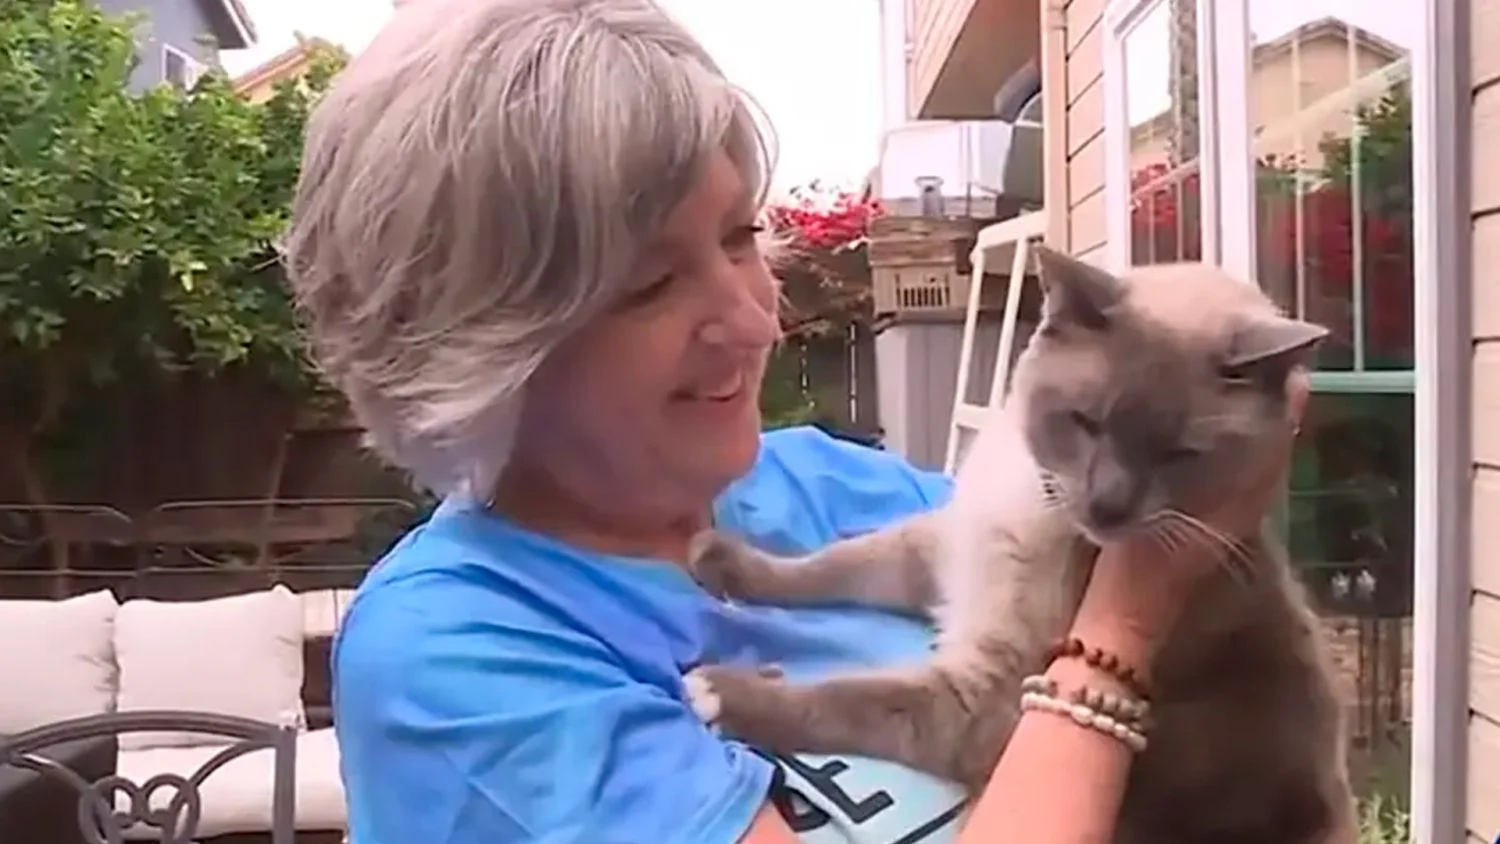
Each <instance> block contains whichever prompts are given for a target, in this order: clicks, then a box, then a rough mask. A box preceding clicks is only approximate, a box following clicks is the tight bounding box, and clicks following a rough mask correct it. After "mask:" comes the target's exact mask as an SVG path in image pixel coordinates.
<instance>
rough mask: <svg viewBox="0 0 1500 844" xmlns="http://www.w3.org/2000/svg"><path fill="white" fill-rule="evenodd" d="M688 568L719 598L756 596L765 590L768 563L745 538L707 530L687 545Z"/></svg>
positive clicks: (694, 577) (705, 588) (696, 578)
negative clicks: (740, 538) (741, 538)
mask: <svg viewBox="0 0 1500 844" xmlns="http://www.w3.org/2000/svg"><path fill="white" fill-rule="evenodd" d="M688 570H689V571H690V572H692V575H693V579H694V580H697V581H698V585H699V586H702V587H703V591H705V592H707V593H708V594H710V595H713V596H714V597H716V598H754V597H756V596H757V594H758V593H759V592H760V591H762V590H763V586H762V583H763V581H764V579H765V576H766V573H767V570H768V563H767V561H766V558H765V556H764V555H763V554H761V552H759V551H757V550H755V549H754V548H752V547H750V546H749V545H747V544H745V543H744V542H742V541H740V540H738V539H735V538H734V537H732V536H728V535H727V534H723V533H720V532H718V531H715V530H705V531H701V532H700V533H698V535H696V536H694V537H693V539H692V542H691V543H690V544H689V545H688Z"/></svg>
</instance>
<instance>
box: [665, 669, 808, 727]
mask: <svg viewBox="0 0 1500 844" xmlns="http://www.w3.org/2000/svg"><path fill="white" fill-rule="evenodd" d="M782 677H783V674H782V672H781V668H780V667H779V666H775V665H762V666H759V667H756V668H736V667H734V666H730V665H700V666H698V667H697V668H694V669H693V670H691V671H689V672H688V673H687V674H684V675H683V677H682V691H683V695H684V697H686V698H687V703H688V706H691V707H692V709H693V712H694V714H696V715H697V716H698V718H699V719H700V720H702V721H703V723H705V724H717V723H719V722H720V721H721V720H722V719H723V718H724V716H725V714H726V712H728V713H730V714H732V713H733V712H734V711H736V710H738V709H740V708H742V707H743V706H745V705H747V704H751V703H752V702H753V701H754V700H757V699H759V698H760V697H761V696H763V694H764V693H765V692H766V691H767V690H768V689H767V686H768V685H769V684H776V685H780V683H781V681H782Z"/></svg>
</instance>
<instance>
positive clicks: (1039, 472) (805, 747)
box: [687, 250, 1353, 844]
mask: <svg viewBox="0 0 1500 844" xmlns="http://www.w3.org/2000/svg"><path fill="white" fill-rule="evenodd" d="M1038 260H1039V263H1040V265H1041V278H1042V280H1043V286H1044V289H1045V291H1046V295H1045V306H1044V314H1043V321H1042V324H1041V325H1040V327H1039V329H1038V331H1037V333H1036V335H1035V336H1034V338H1033V339H1032V341H1031V342H1030V343H1029V344H1028V346H1027V349H1026V350H1025V351H1024V352H1023V354H1022V356H1021V358H1020V359H1019V360H1018V362H1017V365H1016V370H1015V378H1014V387H1013V391H1012V393H1011V395H1010V396H1009V398H1008V399H1007V401H1006V403H1005V405H1004V406H1003V408H1002V409H1000V410H998V411H995V415H994V416H993V417H992V419H991V420H990V421H989V422H988V423H987V425H986V426H985V428H984V429H983V430H982V431H981V432H980V433H979V435H978V437H977V439H976V440H975V441H974V444H973V446H972V448H971V450H970V451H969V453H968V454H967V456H966V458H965V460H964V463H963V466H962V468H961V470H960V471H959V473H958V477H957V482H956V487H955V491H954V496H953V499H952V501H951V503H950V504H949V505H948V506H946V507H944V508H942V509H940V510H938V511H935V512H933V513H930V514H926V515H922V516H918V517H916V518H913V519H911V520H908V521H906V522H904V523H901V524H899V525H897V526H895V527H892V528H890V529H888V530H885V531H882V532H878V533H874V534H871V535H868V536H863V537H860V538H857V539H852V540H848V541H845V542H840V543H837V544H835V545H833V546H831V547H829V548H827V549H826V550H824V551H821V552H819V553H816V554H813V555H811V556H809V557H807V558H806V559H801V560H796V561H788V560H778V559H773V558H770V557H768V556H766V555H764V554H762V553H760V552H758V551H755V550H753V549H750V548H748V547H746V546H744V545H741V544H739V543H737V542H735V541H734V540H732V539H730V538H728V537H725V536H719V535H714V534H708V535H705V536H704V537H702V538H701V539H700V541H699V543H697V551H696V554H695V559H694V566H695V572H696V574H697V576H698V577H699V579H700V581H701V582H703V584H704V585H705V587H706V588H708V589H710V590H711V591H716V592H719V593H721V594H724V595H726V596H730V597H734V598H740V599H745V600H750V601H758V602H769V603H777V604H799V603H825V602H848V601H853V602H857V603H861V604H867V605H875V606H880V607H885V608H888V609H893V610H898V611H911V612H920V613H931V615H932V618H933V619H934V620H935V621H936V623H937V626H938V636H937V641H936V646H935V652H934V654H933V656H932V658H931V660H930V661H929V662H927V663H925V664H922V665H918V666H913V667H909V668H901V669H892V670H887V671H879V672H869V673H862V674H861V673H855V674H850V675H847V676H840V677H835V678H832V679H829V680H827V681H824V682H820V683H816V684H806V685H797V684H793V683H789V682H787V681H785V680H783V679H780V678H779V677H777V676H775V674H774V672H766V671H757V670H753V669H742V668H735V667H731V666H702V667H699V668H698V669H696V670H695V671H693V672H692V673H691V674H690V675H689V677H688V678H687V685H688V687H689V689H690V692H691V693H692V694H693V696H694V703H695V706H696V707H698V709H699V711H700V714H703V715H704V717H707V718H712V719H713V720H715V721H716V722H717V723H719V724H720V725H721V726H722V727H723V728H724V729H725V731H726V732H728V733H729V734H731V735H734V736H737V737H740V738H743V739H745V740H747V741H749V742H751V743H752V744H755V745H758V746H761V747H763V748H766V749H769V750H772V751H776V752H783V753H790V752H813V753H835V754H837V753H842V754H853V755H863V756H871V757H878V758H884V759H890V760H895V761H898V762H901V763H904V764H906V765H908V766H910V767H913V768H917V769H921V770H925V771H929V772H931V773H934V774H937V775H939V776H942V777H946V778H948V779H951V780H954V781H956V782H959V783H961V784H964V785H965V786H967V787H969V788H970V789H971V790H977V789H978V788H979V787H981V786H982V785H983V783H984V782H985V781H986V780H987V779H988V777H989V776H990V773H991V771H992V770H993V769H994V766H995V763H996V761H997V759H998V758H999V755H1000V752H1001V750H1002V749H1003V748H1004V746H1005V743H1006V741H1007V739H1008V738H1009V736H1010V733H1011V730H1012V728H1013V727H1014V726H1015V723H1016V720H1017V717H1018V715H1019V707H1018V703H1019V697H1020V689H1019V686H1020V683H1021V680H1022V678H1023V677H1024V676H1026V675H1028V674H1033V673H1039V672H1040V671H1041V670H1042V669H1043V667H1044V665H1043V662H1044V653H1045V650H1046V649H1047V647H1048V646H1049V645H1050V644H1052V643H1053V642H1055V641H1056V640H1057V639H1058V638H1060V637H1062V636H1063V635H1065V632H1066V631H1067V629H1068V627H1069V625H1070V623H1071V621H1072V617H1073V614H1074V612H1075V610H1076V609H1077V604H1078V600H1079V598H1080V595H1081V592H1082V588H1083V584H1084V581H1085V580H1086V578H1087V576H1088V574H1089V571H1090V570H1091V567H1092V562H1093V558H1094V554H1095V553H1096V552H1095V550H1094V549H1095V548H1096V547H1097V546H1096V545H1095V543H1096V542H1101V541H1108V540H1110V539H1113V538H1115V537H1117V536H1120V535H1122V534H1124V533H1127V532H1129V531H1133V530H1148V529H1150V528H1152V527H1156V528H1158V532H1157V535H1158V536H1159V537H1161V540H1162V544H1163V546H1164V550H1163V553H1164V554H1165V553H1166V552H1167V550H1168V549H1167V547H1166V546H1173V545H1174V544H1177V545H1180V544H1181V542H1183V541H1186V540H1188V539H1189V538H1190V537H1196V538H1197V539H1198V540H1204V539H1206V538H1207V534H1206V533H1205V532H1204V530H1203V529H1202V528H1198V529H1196V530H1194V528H1193V520H1191V519H1184V518H1178V517H1174V516H1163V515H1161V514H1162V513H1168V512H1172V511H1177V512H1181V513H1186V514H1190V515H1191V514H1195V504H1200V503H1201V502H1202V501H1203V499H1204V495H1205V494H1206V493H1207V494H1210V495H1211V494H1213V493H1214V492H1215V485H1216V484H1221V483H1222V482H1223V481H1224V480H1225V479H1227V478H1232V477H1236V476H1239V475H1240V473H1242V472H1243V471H1245V469H1246V467H1247V466H1248V465H1250V462H1251V461H1254V460H1257V459H1263V458H1264V456H1265V455H1266V454H1267V450H1266V444H1267V443H1268V442H1269V441H1270V439H1271V438H1272V437H1274V436H1278V435H1284V433H1280V432H1284V430H1285V425H1286V424H1287V423H1286V421H1285V420H1286V418H1287V416H1286V414H1287V408H1286V392H1285V385H1286V380H1287V376H1288V374H1289V373H1290V371H1291V369H1292V368H1293V367H1294V366H1296V365H1298V364H1300V363H1303V362H1304V361H1305V359H1306V357H1307V355H1308V353H1309V351H1310V350H1311V348H1312V347H1313V346H1315V345H1316V343H1317V342H1318V340H1320V339H1321V338H1322V337H1323V336H1324V334H1325V333H1326V332H1325V331H1324V330H1323V329H1322V328H1319V327H1317V326H1314V325H1310V324H1308V323H1305V322H1300V321H1297V320H1294V319H1290V318H1287V317H1284V316H1282V315H1281V313H1280V312H1279V311H1278V310H1277V309H1276V308H1275V306H1274V305H1273V304H1272V303H1271V302H1270V301H1269V300H1268V299H1266V298H1265V296H1264V295H1262V294H1261V293H1260V291H1259V290H1257V289H1256V288H1255V287H1253V286H1252V285H1249V284H1245V283H1243V282H1240V281H1238V280H1236V279H1233V278H1230V277H1228V276H1226V275H1224V274H1223V273H1222V272H1220V271H1218V270H1216V269H1214V268H1212V267H1208V266H1204V265H1195V264H1184V265H1172V266H1155V267H1143V268H1139V269H1136V270H1133V271H1132V272H1131V273H1130V274H1129V275H1128V276H1126V277H1124V278H1117V277H1115V276H1113V275H1111V274H1109V273H1107V272H1105V271H1103V270H1101V269H1098V268H1095V267H1093V266H1091V265H1088V264H1085V263H1082V262H1080V261H1077V260H1074V259H1072V258H1069V257H1067V256H1064V255H1061V254H1058V253H1056V252H1052V251H1049V250H1042V251H1041V254H1040V255H1039V259H1038ZM1044 477H1046V478H1048V480H1046V481H1044V480H1042V478H1044ZM1198 515H1201V514H1198ZM1199 524H1201V522H1199ZM1242 549H1243V550H1244V551H1245V552H1246V553H1244V554H1242V555H1241V557H1240V558H1239V560H1240V564H1239V565H1237V566H1233V567H1228V566H1227V567H1226V569H1225V572H1224V573H1223V574H1222V575H1216V576H1213V577H1211V578H1210V579H1209V582H1207V583H1205V584H1203V585H1202V586H1201V587H1200V590H1199V592H1198V593H1197V594H1196V596H1195V598H1194V600H1193V601H1192V603H1191V605H1190V606H1189V607H1188V608H1187V610H1186V613H1185V616H1184V618H1183V619H1182V620H1181V622H1180V623H1179V625H1178V626H1177V628H1175V632H1174V634H1173V636H1172V637H1171V639H1170V641H1168V642H1167V643H1166V644H1165V645H1164V646H1163V648H1162V650H1161V651H1160V653H1159V655H1158V657H1157V660H1156V662H1155V664H1154V665H1153V666H1152V671H1151V678H1152V683H1153V685H1154V704H1153V709H1154V716H1155V720H1156V727H1155V729H1154V730H1153V731H1152V732H1151V734H1150V745H1149V747H1148V748H1147V750H1146V752H1145V753H1143V754H1142V755H1141V756H1140V757H1139V758H1138V759H1137V760H1136V762H1135V763H1134V767H1133V769H1132V773H1131V778H1130V784H1129V788H1128V792H1127V795H1126V799H1125V803H1124V808H1123V810H1122V814H1121V818H1120V826H1119V832H1118V835H1117V839H1116V840H1117V842H1119V844H1345V842H1349V844H1352V842H1353V822H1352V821H1353V808H1352V805H1353V800H1352V797H1351V794H1350V789H1349V785H1348V774H1347V770H1346V764H1345V758H1344V753H1345V751H1344V735H1343V714H1342V710H1343V707H1342V705H1341V703H1340V701H1339V699H1338V696H1337V695H1336V693H1335V686H1334V681H1333V679H1332V672H1331V670H1330V667H1329V660H1328V656H1327V652H1326V650H1325V644H1324V642H1323V640H1322V636H1321V634H1320V627H1319V625H1318V624H1317V622H1316V618H1315V616H1314V615H1313V613H1312V612H1311V610H1310V609H1309V607H1308V605H1307V601H1306V599H1305V597H1304V594H1303V591H1302V589H1301V588H1300V586H1299V585H1298V583H1297V582H1296V580H1295V577H1294V575H1293V573H1292V571H1291V569H1290V567H1289V565H1288V563H1287V561H1286V558H1285V555H1284V551H1283V549H1281V548H1280V547H1279V546H1278V545H1277V544H1276V543H1275V542H1274V541H1273V540H1271V539H1270V538H1269V537H1265V538H1261V539H1259V540H1252V541H1248V542H1243V543H1242Z"/></svg>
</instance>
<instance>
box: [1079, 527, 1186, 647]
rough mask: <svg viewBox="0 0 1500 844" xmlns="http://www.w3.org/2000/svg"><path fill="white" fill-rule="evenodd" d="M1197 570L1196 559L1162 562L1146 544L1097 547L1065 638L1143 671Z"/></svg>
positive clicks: (1176, 614)
mask: <svg viewBox="0 0 1500 844" xmlns="http://www.w3.org/2000/svg"><path fill="white" fill-rule="evenodd" d="M1201 566H1202V564H1201V563H1200V561H1197V560H1181V559H1168V558H1167V557H1166V555H1165V554H1164V553H1163V552H1162V551H1161V550H1160V549H1159V548H1156V547H1154V546H1153V545H1151V544H1148V543H1139V542H1131V541H1126V542H1122V543H1119V544H1117V545H1112V546H1109V547H1107V548H1105V549H1103V550H1102V551H1100V553H1099V558H1098V560H1097V561H1096V563H1095V565H1094V572H1093V576H1092V577H1090V578H1089V583H1088V588H1087V589H1086V590H1085V591H1084V595H1083V601H1082V603H1081V604H1080V605H1079V608H1078V612H1077V614H1076V615H1075V616H1074V619H1073V627H1072V630H1071V632H1070V633H1069V635H1070V636H1072V637H1073V638H1076V639H1079V640H1081V641H1083V642H1085V643H1087V644H1088V645H1089V646H1091V647H1094V648H1098V649H1100V650H1103V651H1105V652H1107V653H1112V654H1114V655H1116V656H1117V657H1119V658H1120V659H1121V660H1123V661H1125V662H1126V664H1128V665H1131V666H1134V667H1135V668H1136V669H1137V670H1140V671H1145V670H1147V669H1148V668H1149V667H1150V663H1151V661H1152V659H1153V658H1154V657H1155V655H1156V649H1157V646H1158V645H1159V644H1160V642H1161V641H1162V640H1163V639H1165V638H1166V636H1167V634H1168V633H1170V632H1171V629H1172V627H1173V625H1174V624H1175V623H1176V621H1177V618H1178V617H1179V615H1180V614H1181V612H1182V607H1183V605H1184V603H1185V602H1186V600H1187V597H1188V594H1189V592H1190V590H1191V587H1192V584H1193V583H1194V582H1196V579H1197V573H1196V571H1195V570H1196V569H1199V568H1201Z"/></svg>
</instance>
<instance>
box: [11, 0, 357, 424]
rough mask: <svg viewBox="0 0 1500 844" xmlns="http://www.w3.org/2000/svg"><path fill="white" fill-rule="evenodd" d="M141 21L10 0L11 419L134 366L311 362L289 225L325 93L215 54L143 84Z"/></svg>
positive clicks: (64, 400) (90, 8)
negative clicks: (240, 84)
mask: <svg viewBox="0 0 1500 844" xmlns="http://www.w3.org/2000/svg"><path fill="white" fill-rule="evenodd" d="M134 24H135V22H134V21H132V20H130V19H124V18H116V17H111V16H109V15H107V14H105V13H104V12H102V11H100V10H99V9H98V8H97V7H96V6H95V5H93V4H92V3H88V2H80V0H55V2H54V1H53V0H0V214H3V217H4V219H5V220H6V225H5V226H4V227H3V228H0V361H3V362H4V363H3V366H0V413H3V415H4V416H3V418H0V426H5V427H7V428H8V429H9V431H10V432H11V433H12V434H15V433H16V432H17V431H22V430H24V431H28V432H29V433H30V434H32V435H35V434H40V433H41V432H43V431H44V430H45V429H46V428H47V427H48V426H49V425H50V424H51V422H52V421H53V420H54V419H56V418H57V417H58V416H59V415H60V414H61V413H62V412H63V410H64V409H65V408H66V407H67V406H68V405H70V403H72V402H74V401H75V400H76V399H78V398H79V397H80V396H81V395H84V394H86V393H88V392H89V391H90V390H91V389H93V388H98V387H101V386H105V385H107V384H110V383H111V382H114V381H117V380H121V379H122V376H127V375H131V374H137V375H139V374H145V373H149V374H152V375H161V374H171V373H174V372H181V371H187V370H194V371H198V372H207V373H213V372H218V371H222V370H224V369H225V368H229V367H238V368H241V369H253V370H256V371H259V372H262V373H264V374H265V375H266V376H267V377H269V378H273V379H276V380H278V381H280V382H283V383H287V384H290V385H296V384H303V383H305V382H306V380H307V372H306V370H305V366H304V362H303V357H302V355H301V353H300V347H299V341H298V337H297V331H296V324H295V322H294V319H293V314H292V310H291V307H290V303H289V301H288V298H287V296H286V294H285V292H284V291H283V287H282V284H281V276H280V272H279V267H278V266H277V264H276V261H275V257H276V253H275V249H274V247H273V245H272V244H273V242H274V240H275V238H277V237H278V236H279V235H280V233H281V232H282V231H283V229H284V227H285V225H286V223H287V217H288V213H289V207H290V199H291V195H292V191H293V188H294V186H295V182H296V178H297V168H298V162H299V160H300V156H301V145H302V133H303V127H304V124H305V122H306V119H307V114H308V110H309V105H310V101H311V99H312V98H313V97H314V96H315V95H316V92H317V91H318V90H320V88H321V86H323V85H325V84H326V82H327V80H328V78H329V77H330V76H331V75H332V73H333V72H334V71H335V70H336V66H337V61H338V59H337V57H334V56H328V57H323V58H322V59H320V61H319V62H318V65H317V69H316V71H315V73H314V74H313V75H312V76H311V77H310V79H309V81H308V83H307V84H294V85H284V86H283V87H282V88H281V89H280V90H279V91H278V93H277V94H276V95H275V97H273V98H272V99H271V100H270V101H269V102H267V103H264V104H252V103H249V102H246V101H245V100H243V99H241V98H240V97H238V96H236V95H235V93H234V91H233V90H232V88H231V86H230V83H229V80H228V79H227V78H225V76H224V75H223V74H222V73H221V72H218V71H214V72H210V73H209V74H207V75H206V76H205V77H204V78H203V80H202V81H201V82H199V83H198V85H197V86H196V87H195V88H194V90H193V91H191V92H183V91H180V90H178V89H176V88H173V87H170V86H161V87H158V88H155V89H153V90H150V91H147V92H144V93H132V92H131V91H129V90H128V88H127V85H128V81H129V77H130V73H131V70H132V69H133V67H134V64H135V40H134V37H133V36H134Z"/></svg>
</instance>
